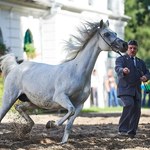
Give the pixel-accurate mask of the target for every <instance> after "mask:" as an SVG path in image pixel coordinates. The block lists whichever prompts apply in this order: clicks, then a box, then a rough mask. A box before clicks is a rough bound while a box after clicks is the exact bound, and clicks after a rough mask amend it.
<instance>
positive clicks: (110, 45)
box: [99, 33, 122, 56]
mask: <svg viewBox="0 0 150 150" xmlns="http://www.w3.org/2000/svg"><path fill="white" fill-rule="evenodd" d="M99 35H100V36H101V38H102V39H103V40H104V42H105V43H106V44H107V45H108V46H109V47H110V48H111V49H112V51H114V52H116V53H118V54H119V55H120V56H122V54H121V53H120V51H116V50H114V49H113V47H112V44H113V43H114V42H115V41H116V40H117V39H118V38H117V37H116V38H115V40H114V41H113V42H112V43H110V44H109V43H108V42H107V41H106V39H105V38H104V37H103V36H102V35H101V34H100V33H99Z"/></svg>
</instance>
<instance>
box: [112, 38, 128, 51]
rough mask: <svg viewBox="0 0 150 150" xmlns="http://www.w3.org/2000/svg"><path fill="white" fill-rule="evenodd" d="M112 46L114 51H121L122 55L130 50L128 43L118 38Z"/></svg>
mask: <svg viewBox="0 0 150 150" xmlns="http://www.w3.org/2000/svg"><path fill="white" fill-rule="evenodd" d="M111 46H112V47H113V49H115V50H116V51H120V52H122V53H125V52H126V51H127V49H128V43H127V42H125V41H123V40H121V39H119V38H117V39H116V40H115V41H114V42H113V43H112V44H111Z"/></svg>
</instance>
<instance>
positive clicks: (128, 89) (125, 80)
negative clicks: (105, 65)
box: [115, 54, 150, 98]
mask: <svg viewBox="0 0 150 150" xmlns="http://www.w3.org/2000/svg"><path fill="white" fill-rule="evenodd" d="M135 59H136V67H135V66H134V63H133V60H132V59H131V58H130V56H129V55H127V54H126V55H124V56H120V57H118V58H117V59H116V66H115V71H116V73H117V76H118V87H117V95H118V97H120V96H127V95H129V96H135V95H136V96H138V97H139V98H140V97H141V81H140V77H141V76H143V75H145V76H146V77H147V78H148V79H150V72H149V70H148V69H147V68H146V65H145V63H144V61H143V60H141V59H140V58H137V57H136V58H135ZM124 67H127V68H128V69H130V73H129V74H127V75H125V74H123V68H124Z"/></svg>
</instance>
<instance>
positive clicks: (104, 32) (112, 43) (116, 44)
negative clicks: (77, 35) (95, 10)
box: [98, 20, 128, 53]
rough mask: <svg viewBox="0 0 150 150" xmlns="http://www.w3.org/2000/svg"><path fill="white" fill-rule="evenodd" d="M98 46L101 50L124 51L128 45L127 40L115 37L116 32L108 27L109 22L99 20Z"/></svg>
mask: <svg viewBox="0 0 150 150" xmlns="http://www.w3.org/2000/svg"><path fill="white" fill-rule="evenodd" d="M98 34H99V37H100V38H99V39H100V42H99V48H100V49H101V50H103V51H110V50H112V51H114V52H117V53H118V52H123V53H124V52H126V51H127V48H128V45H127V42H125V41H123V40H122V39H120V38H118V37H117V34H116V33H115V32H113V31H112V30H111V29H110V28H109V22H108V21H106V23H104V22H103V20H101V21H100V28H99V32H98Z"/></svg>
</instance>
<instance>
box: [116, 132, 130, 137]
mask: <svg viewBox="0 0 150 150" xmlns="http://www.w3.org/2000/svg"><path fill="white" fill-rule="evenodd" d="M118 135H120V136H126V137H127V136H128V133H126V132H118Z"/></svg>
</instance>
